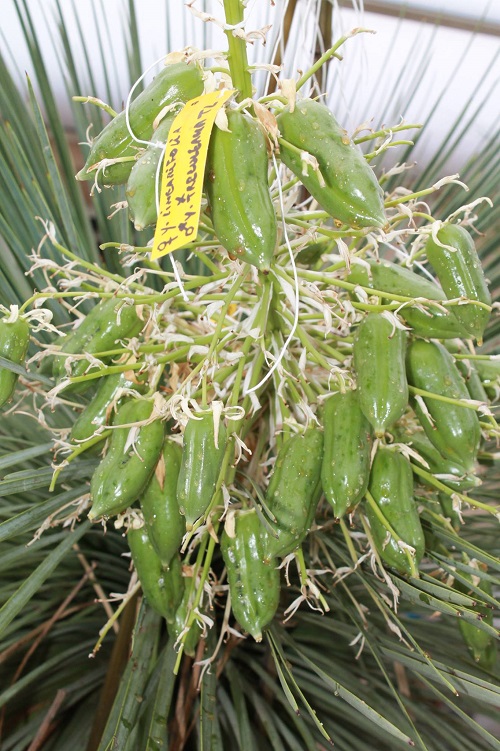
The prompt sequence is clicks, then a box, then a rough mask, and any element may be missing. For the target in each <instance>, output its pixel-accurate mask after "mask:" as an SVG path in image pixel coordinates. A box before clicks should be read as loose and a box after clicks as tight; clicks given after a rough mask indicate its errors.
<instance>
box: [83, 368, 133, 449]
mask: <svg viewBox="0 0 500 751" xmlns="http://www.w3.org/2000/svg"><path fill="white" fill-rule="evenodd" d="M134 385H135V384H134V382H133V381H131V380H130V379H129V378H127V376H126V374H125V373H115V374H113V375H110V376H105V377H104V378H101V379H99V383H98V386H97V392H96V394H95V396H94V398H93V399H92V401H91V402H90V404H88V405H87V406H86V407H85V409H84V410H83V412H82V413H81V414H80V415H79V416H78V418H77V419H76V421H75V424H74V425H73V428H72V429H71V434H70V438H71V441H78V442H80V441H86V440H88V439H89V438H90V437H91V436H92V435H93V434H94V433H95V431H96V430H97V429H98V428H100V427H102V426H103V425H107V423H108V420H109V418H110V416H111V415H110V411H111V408H112V405H113V403H114V401H115V397H116V396H117V394H118V391H119V390H120V389H132V388H134Z"/></svg>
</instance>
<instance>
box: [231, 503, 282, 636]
mask: <svg viewBox="0 0 500 751" xmlns="http://www.w3.org/2000/svg"><path fill="white" fill-rule="evenodd" d="M265 532H266V531H265V528H264V527H263V526H262V524H261V522H260V520H259V517H258V516H257V513H256V511H254V510H251V511H236V512H235V514H234V530H233V531H232V533H231V534H232V536H230V535H229V534H228V531H227V525H226V529H225V530H224V532H223V534H222V538H221V543H220V545H221V552H222V557H223V558H224V563H225V564H226V569H227V579H228V583H229V592H230V595H231V607H232V609H233V613H234V617H235V618H236V620H237V621H238V623H239V624H240V626H241V627H242V628H243V629H244V630H245V631H248V633H249V634H251V635H252V636H253V638H254V639H255V640H256V641H262V629H263V628H264V627H265V626H267V624H268V623H269V622H270V621H271V620H272V619H273V617H274V615H275V613H276V610H277V608H278V604H279V598H280V575H279V571H278V568H277V563H276V561H270V562H265V560H264V558H265V548H266V545H265V539H266V534H265Z"/></svg>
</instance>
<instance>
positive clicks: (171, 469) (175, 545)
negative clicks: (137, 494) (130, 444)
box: [140, 438, 186, 566]
mask: <svg viewBox="0 0 500 751" xmlns="http://www.w3.org/2000/svg"><path fill="white" fill-rule="evenodd" d="M162 454H163V460H164V465H165V477H164V478H163V487H162V486H161V485H160V483H159V481H158V478H157V477H156V474H153V476H152V477H151V480H150V481H149V483H148V485H147V487H146V489H145V490H144V492H143V494H142V495H141V498H140V503H141V509H142V513H143V515H144V521H145V522H146V527H147V530H148V534H149V539H150V540H151V544H152V545H153V547H154V549H155V550H156V553H157V554H158V556H159V557H160V560H161V562H162V564H163V566H168V565H169V563H170V561H171V560H172V558H173V557H174V556H175V555H176V554H177V552H178V550H179V548H180V545H181V542H182V538H183V537H184V534H185V532H186V522H185V519H184V517H183V516H182V515H181V512H180V511H179V502H178V500H177V480H178V477H179V471H180V466H181V459H182V449H181V447H180V446H179V444H177V443H175V442H174V441H172V440H171V439H169V438H167V439H166V440H165V443H164V445H163V451H162Z"/></svg>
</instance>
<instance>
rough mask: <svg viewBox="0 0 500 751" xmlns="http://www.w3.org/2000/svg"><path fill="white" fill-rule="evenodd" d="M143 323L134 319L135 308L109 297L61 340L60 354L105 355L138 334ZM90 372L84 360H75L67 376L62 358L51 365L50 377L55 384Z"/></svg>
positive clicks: (137, 317)
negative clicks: (119, 343)
mask: <svg viewBox="0 0 500 751" xmlns="http://www.w3.org/2000/svg"><path fill="white" fill-rule="evenodd" d="M143 326H144V322H143V321H142V320H141V319H140V318H139V316H138V315H137V311H136V309H135V306H134V305H129V304H127V303H124V301H123V300H117V299H116V298H114V297H112V298H109V299H107V300H104V301H102V302H100V303H99V304H98V305H96V306H95V307H94V308H92V310H91V311H90V313H89V314H88V316H86V318H84V319H83V321H82V322H81V324H80V325H79V326H78V328H76V329H74V330H73V331H72V332H71V333H70V334H68V336H67V337H66V338H65V339H64V340H63V345H62V348H61V352H65V353H66V354H68V355H81V354H84V353H85V352H87V353H88V354H89V355H92V354H95V353H97V352H106V351H107V350H109V349H113V348H114V347H115V346H116V342H117V341H118V340H119V339H124V338H127V339H129V338H131V337H133V336H135V335H136V334H138V333H139V332H140V331H141V329H142V327H143ZM88 368H89V361H88V360H86V359H81V360H75V362H73V364H72V366H71V370H70V375H69V374H68V373H67V372H66V367H65V358H64V357H57V358H56V360H55V362H54V367H53V376H54V378H55V379H56V380H61V379H62V378H67V377H72V378H75V377H77V376H82V375H84V374H85V372H86V371H87V369H88Z"/></svg>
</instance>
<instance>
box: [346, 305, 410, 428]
mask: <svg viewBox="0 0 500 751" xmlns="http://www.w3.org/2000/svg"><path fill="white" fill-rule="evenodd" d="M406 340H407V336H406V332H405V331H402V330H401V329H396V328H393V326H392V325H391V323H390V322H389V321H388V320H387V319H386V318H383V316H382V315H380V314H379V313H369V314H368V315H367V316H366V317H365V318H364V319H363V320H362V321H361V323H360V324H359V327H358V330H357V332H356V335H355V339H354V346H353V358H354V360H353V361H354V370H355V372H356V378H357V383H358V393H359V405H360V407H361V410H362V412H363V414H364V415H365V417H366V419H367V420H368V422H369V423H370V424H371V426H372V427H373V430H374V431H375V435H376V436H377V437H382V436H383V435H384V433H385V431H386V430H388V429H389V428H390V427H391V426H392V425H394V423H395V422H396V420H399V418H400V417H401V416H402V415H403V413H404V411H405V409H406V406H407V404H408V382H407V380H406V372H405V350H406Z"/></svg>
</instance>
